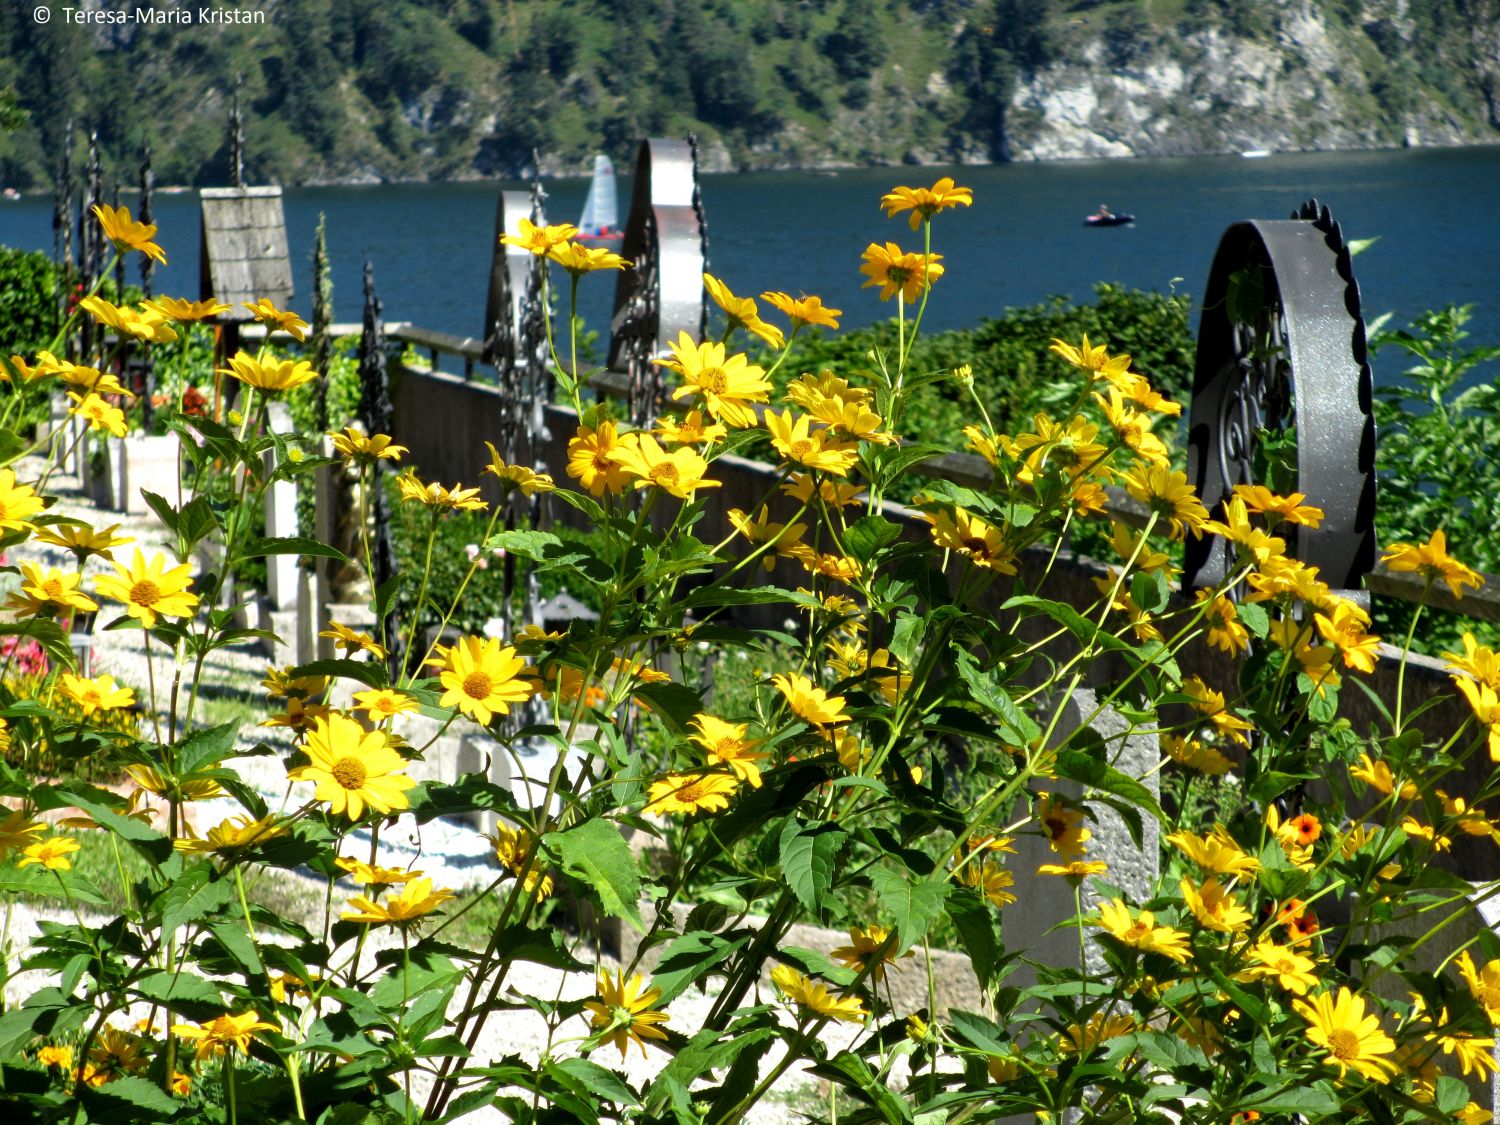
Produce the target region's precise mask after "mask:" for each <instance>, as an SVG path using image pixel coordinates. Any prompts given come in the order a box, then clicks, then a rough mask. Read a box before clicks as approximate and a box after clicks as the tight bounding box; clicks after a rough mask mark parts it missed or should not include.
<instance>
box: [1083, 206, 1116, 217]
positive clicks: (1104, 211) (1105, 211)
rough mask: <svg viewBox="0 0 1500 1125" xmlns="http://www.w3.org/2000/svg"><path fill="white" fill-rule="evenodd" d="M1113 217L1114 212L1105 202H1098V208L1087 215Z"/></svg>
mask: <svg viewBox="0 0 1500 1125" xmlns="http://www.w3.org/2000/svg"><path fill="white" fill-rule="evenodd" d="M1114 217H1115V215H1114V212H1113V211H1111V210H1110V209H1109V204H1107V203H1101V204H1099V210H1097V211H1095V212H1094V213H1093V214H1092V215H1090V216H1089V218H1091V219H1113V218H1114Z"/></svg>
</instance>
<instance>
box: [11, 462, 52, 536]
mask: <svg viewBox="0 0 1500 1125" xmlns="http://www.w3.org/2000/svg"><path fill="white" fill-rule="evenodd" d="M46 506H47V505H46V504H45V503H43V501H42V498H41V497H40V496H38V495H37V494H36V491H35V490H34V489H33V488H32V487H31V486H30V485H29V484H17V483H16V474H15V471H14V470H13V469H0V531H25V530H26V529H27V528H28V527H30V526H31V525H30V524H29V523H27V522H26V521H27V520H29V519H30V518H31V517H32V516H34V515H36V514H37V513H38V512H40V511H41V510H42V509H43V508H45V507H46Z"/></svg>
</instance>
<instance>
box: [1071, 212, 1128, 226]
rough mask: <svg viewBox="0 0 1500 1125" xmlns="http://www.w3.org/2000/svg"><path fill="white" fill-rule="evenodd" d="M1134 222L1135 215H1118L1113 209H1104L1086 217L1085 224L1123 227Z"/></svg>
mask: <svg viewBox="0 0 1500 1125" xmlns="http://www.w3.org/2000/svg"><path fill="white" fill-rule="evenodd" d="M1134 222H1135V216H1134V215H1116V214H1115V213H1114V212H1113V211H1104V212H1095V213H1094V214H1092V215H1089V216H1087V217H1085V218H1084V220H1083V225H1084V226H1086V227H1123V226H1128V225H1130V224H1132V223H1134Z"/></svg>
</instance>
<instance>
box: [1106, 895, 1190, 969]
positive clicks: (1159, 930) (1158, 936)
mask: <svg viewBox="0 0 1500 1125" xmlns="http://www.w3.org/2000/svg"><path fill="white" fill-rule="evenodd" d="M1090 925H1094V926H1098V927H1099V928H1100V929H1102V930H1103V931H1104V932H1105V933H1107V934H1109V935H1110V936H1111V937H1112V938H1114V939H1115V940H1116V941H1119V942H1120V943H1121V944H1123V945H1128V946H1130V947H1131V948H1132V949H1138V950H1140V951H1141V952H1142V953H1160V954H1162V955H1164V956H1166V957H1170V958H1171V959H1172V960H1173V961H1176V962H1177V963H1178V964H1182V963H1183V962H1185V961H1187V959H1188V957H1189V956H1190V955H1191V953H1192V950H1191V949H1190V948H1189V946H1188V936H1187V934H1185V933H1183V932H1182V931H1181V930H1174V929H1172V928H1171V927H1170V926H1158V925H1157V924H1156V915H1154V914H1152V913H1151V912H1150V911H1149V910H1143V911H1141V912H1140V913H1139V914H1132V913H1131V910H1130V907H1128V906H1126V905H1125V900H1124V899H1119V898H1117V899H1115V900H1114V901H1113V902H1106V903H1101V904H1100V906H1099V917H1098V919H1097V920H1095V921H1091V922H1090Z"/></svg>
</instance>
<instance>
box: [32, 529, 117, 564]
mask: <svg viewBox="0 0 1500 1125" xmlns="http://www.w3.org/2000/svg"><path fill="white" fill-rule="evenodd" d="M119 529H120V525H119V524H117V523H116V524H111V525H110V526H109V527H106V528H105V529H104V530H103V531H95V530H94V529H93V528H92V527H90V526H89V525H88V524H86V523H59V524H51V525H49V526H47V527H39V528H37V531H36V535H35V537H34V538H35V539H36V541H37V542H38V543H50V544H52V545H53V546H54V547H63V548H65V549H66V550H69V551H72V552H73V556H74V557H75V558H76V559H77V560H78V562H79V563H80V564H82V563H83V562H84V561H85V560H86V559H88V558H89V556H91V555H98V556H99V557H100V558H102V559H108V560H109V561H110V562H114V559H115V556H114V548H116V547H120V546H123V545H124V544H126V543H134V542H135V540H134V539H133V538H132V537H131V536H128V535H116V534H115V532H116V531H118V530H119Z"/></svg>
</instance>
